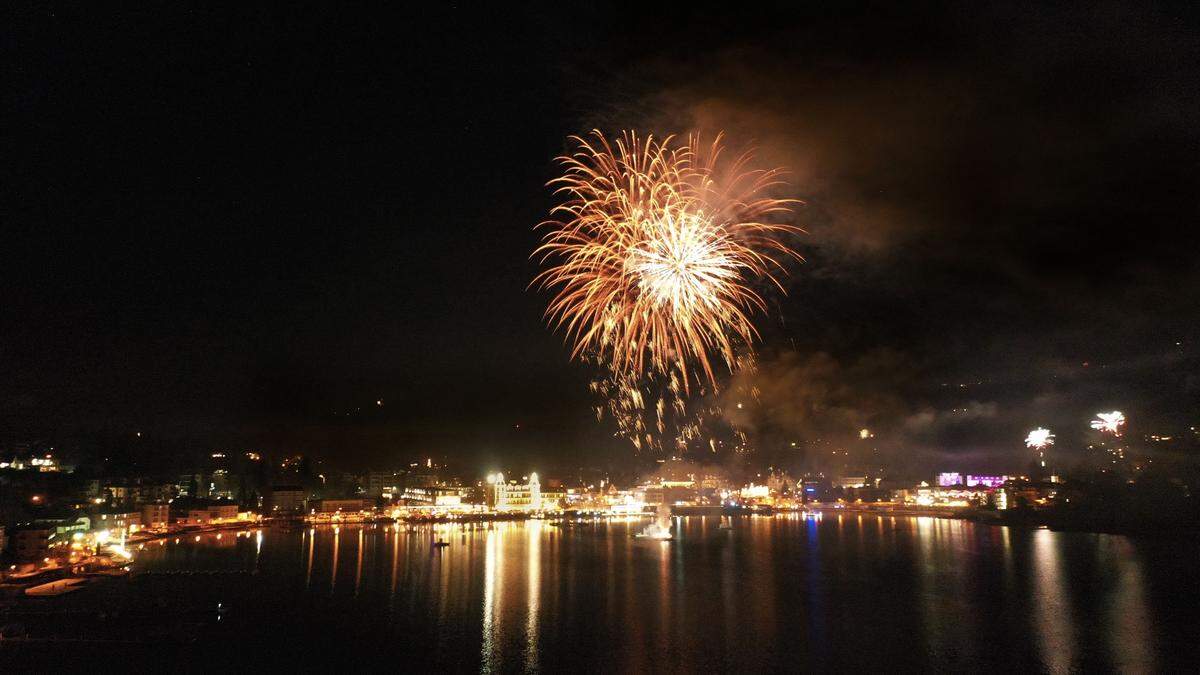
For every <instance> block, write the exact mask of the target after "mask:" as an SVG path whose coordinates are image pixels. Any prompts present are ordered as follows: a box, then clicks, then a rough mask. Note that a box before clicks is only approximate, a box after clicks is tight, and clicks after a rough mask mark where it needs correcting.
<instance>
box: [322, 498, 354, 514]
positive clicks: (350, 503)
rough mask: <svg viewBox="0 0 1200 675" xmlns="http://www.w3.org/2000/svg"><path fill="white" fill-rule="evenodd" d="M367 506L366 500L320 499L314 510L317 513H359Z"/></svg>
mask: <svg viewBox="0 0 1200 675" xmlns="http://www.w3.org/2000/svg"><path fill="white" fill-rule="evenodd" d="M366 506H367V505H366V500H364V499H319V500H317V501H315V502H313V507H312V508H313V510H314V511H315V512H317V513H338V512H342V513H351V512H353V513H357V512H359V511H362V510H363V509H364V508H366Z"/></svg>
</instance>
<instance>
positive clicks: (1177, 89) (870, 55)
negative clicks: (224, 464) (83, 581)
mask: <svg viewBox="0 0 1200 675" xmlns="http://www.w3.org/2000/svg"><path fill="white" fill-rule="evenodd" d="M792 4H793V3H781V4H780V5H778V6H775V5H770V6H763V7H757V6H756V7H753V8H747V9H746V10H745V11H740V12H736V13H730V11H729V10H728V9H727V8H726V9H723V10H720V11H718V10H709V9H705V8H703V7H699V8H695V7H693V8H689V9H674V8H672V9H669V10H668V9H662V10H658V11H655V10H646V9H644V8H638V9H633V8H631V7H626V6H622V5H609V4H597V5H592V6H590V7H589V8H587V9H582V10H566V9H553V10H544V11H525V12H524V13H522V10H520V9H519V8H518V6H517V5H506V6H503V7H497V8H495V9H490V10H486V9H485V10H480V9H473V8H465V7H458V6H452V5H440V4H437V3H434V4H432V5H430V6H428V7H422V8H415V7H413V8H408V7H403V8H402V7H400V5H394V6H393V8H392V9H391V10H389V11H388V12H387V13H385V14H378V15H376V14H363V13H357V12H354V11H353V10H350V9H346V8H342V7H340V6H338V7H334V8H332V9H330V10H329V11H328V12H326V13H322V14H307V13H302V12H298V11H294V10H280V11H270V10H258V9H245V10H239V11H233V12H215V11H212V10H209V9H207V8H205V7H204V6H203V5H201V4H196V5H195V6H194V7H192V8H190V9H189V8H184V7H183V6H182V4H174V5H173V6H172V8H165V9H164V8H159V9H154V10H142V11H136V12H125V11H121V12H101V11H95V12H87V13H83V14H81V13H79V12H80V10H79V9H78V8H77V7H74V6H73V5H63V6H60V7H54V6H52V5H50V4H47V3H30V4H28V5H24V6H20V7H10V9H9V10H7V12H6V14H7V18H6V19H5V20H4V22H3V24H4V27H3V29H0V30H2V31H3V35H4V39H3V48H4V63H5V71H6V75H7V77H6V78H5V79H6V82H7V86H6V87H5V93H4V110H5V115H4V118H5V120H6V122H5V124H4V135H3V137H4V139H5V143H4V144H5V147H6V149H7V152H5V153H4V157H5V159H6V160H7V161H5V162H4V169H3V171H4V174H3V177H2V184H0V195H2V199H3V201H2V212H0V217H2V220H3V223H4V228H3V230H4V233H5V234H4V239H3V242H2V244H0V261H2V264H3V267H2V268H0V273H2V274H3V282H2V283H0V288H2V291H0V292H2V298H3V302H2V305H0V307H2V319H0V389H2V394H0V405H2V411H0V425H2V426H3V429H2V430H0V431H2V432H3V434H4V440H5V441H11V440H15V439H81V438H87V437H89V436H90V435H94V434H97V433H101V432H103V433H108V434H129V433H134V432H135V431H142V432H143V433H144V434H145V435H146V437H148V438H157V439H161V442H162V444H163V445H162V446H160V447H168V448H173V447H181V448H182V447H188V448H207V447H217V446H236V447H259V448H264V449H267V450H271V451H278V452H282V451H285V450H296V451H304V452H312V453H315V454H318V455H320V456H324V457H328V458H337V459H338V460H341V461H343V462H345V463H346V464H347V465H348V466H366V465H372V464H382V463H391V462H393V461H395V460H397V459H400V460H406V459H407V458H408V457H410V456H414V455H424V454H434V455H445V456H451V457H459V458H464V459H465V458H471V459H472V461H476V458H480V459H479V461H506V462H510V463H519V462H520V461H526V460H527V461H532V462H554V461H561V462H562V463H563V464H572V463H586V462H587V461H590V460H591V458H594V457H601V456H612V455H613V453H618V452H621V451H623V447H624V446H623V444H621V443H620V442H619V441H616V440H613V439H611V438H609V437H608V434H607V430H606V429H605V428H603V427H601V426H599V425H597V424H596V422H595V420H594V418H593V417H592V415H591V410H590V407H589V399H588V396H587V392H586V390H585V384H586V382H587V374H586V372H585V371H584V369H582V368H580V367H578V366H575V365H572V364H570V363H569V362H568V359H567V356H568V352H567V350H566V349H565V348H564V347H563V345H562V340H561V338H560V337H558V336H555V335H553V334H552V333H551V332H550V331H548V330H547V329H546V328H545V326H544V324H543V322H542V320H541V308H542V306H543V304H544V302H545V300H546V298H545V296H542V295H539V294H537V293H533V292H529V291H527V290H526V286H527V284H528V282H529V280H530V279H531V278H532V276H533V275H534V274H535V273H536V266H535V265H534V264H533V263H532V262H530V261H529V260H528V255H529V253H530V251H531V250H532V249H533V248H534V246H535V245H536V243H537V234H536V233H535V232H534V231H533V229H532V228H533V225H535V224H536V223H537V222H539V221H540V220H541V219H543V217H544V216H545V213H546V211H547V210H548V209H549V208H550V206H551V205H552V201H551V195H550V193H549V191H548V190H547V189H546V188H545V187H544V183H545V182H546V181H547V180H548V179H550V178H552V177H553V176H554V175H555V170H556V169H555V165H554V163H553V158H554V156H555V155H557V154H559V153H560V152H562V151H563V150H564V149H565V148H566V147H567V145H566V141H565V137H566V136H567V135H568V134H571V133H580V132H584V131H587V130H588V129H589V128H591V127H593V126H596V127H600V128H602V129H604V130H606V131H610V132H612V131H618V130H620V129H622V128H628V127H637V128H640V129H643V130H647V131H655V132H659V133H668V132H674V131H688V130H691V129H696V128H699V129H704V130H708V131H715V130H718V129H724V130H725V131H727V132H728V134H729V137H730V139H731V142H733V143H735V144H747V143H751V142H753V143H754V144H755V145H756V146H757V147H758V148H759V156H760V157H761V158H762V160H763V161H764V162H768V163H772V164H781V165H784V166H787V167H788V168H789V169H790V170H791V171H792V174H791V181H792V189H793V192H794V194H795V196H798V197H800V198H802V199H804V200H805V201H806V204H805V206H803V207H802V208H800V209H798V210H797V213H796V216H795V221H796V223H797V224H799V225H801V226H803V227H805V228H806V229H807V230H808V232H809V234H808V235H807V236H806V237H805V238H804V239H802V240H801V242H800V245H801V248H802V250H803V253H804V254H805V255H806V257H807V258H808V261H807V263H806V264H804V265H802V266H800V267H798V268H796V269H794V270H793V277H792V279H791V281H790V282H789V284H788V294H787V296H782V295H780V294H774V295H771V296H770V301H771V303H772V305H773V310H772V312H773V314H774V316H773V317H771V318H763V319H762V320H761V321H760V324H762V327H763V330H764V335H765V339H764V343H763V344H762V345H761V347H760V351H761V353H762V369H761V371H760V373H759V375H758V376H757V377H758V378H760V379H761V382H760V384H762V385H763V386H764V387H765V388H766V389H767V390H769V391H772V392H775V393H774V395H773V396H772V398H771V400H770V401H769V402H765V403H764V410H763V411H762V414H763V416H765V417H768V418H770V419H771V424H772V425H773V427H774V428H781V427H782V428H784V429H786V430H787V433H788V434H794V435H797V436H809V437H815V436H837V435H839V434H845V433H849V432H850V431H852V430H856V429H857V427H858V425H860V424H861V425H867V424H869V425H871V426H873V427H877V428H879V429H880V430H881V435H880V442H881V443H886V444H888V447H889V448H891V449H895V450H897V451H900V452H905V451H909V450H912V451H914V452H915V451H917V450H921V451H924V452H933V453H940V454H944V455H946V456H950V457H958V458H970V459H971V460H972V461H975V460H976V459H978V461H979V462H981V463H987V462H991V463H992V464H995V463H997V462H999V463H1001V464H1002V463H1003V462H1004V461H1006V460H1007V459H1008V458H1010V456H1015V455H1017V454H1019V451H1020V438H1021V437H1022V436H1023V432H1024V430H1025V429H1027V428H1029V427H1032V426H1036V425H1039V424H1040V425H1046V426H1051V427H1052V428H1054V429H1055V430H1056V431H1057V432H1058V433H1059V435H1060V442H1062V443H1065V444H1071V443H1074V444H1079V443H1083V442H1085V441H1086V435H1085V434H1084V433H1083V431H1082V430H1081V429H1082V428H1083V427H1084V426H1085V423H1086V419H1087V417H1088V416H1090V415H1091V414H1092V413H1093V412H1095V411H1096V410H1100V409H1107V408H1111V407H1120V408H1122V409H1124V410H1126V412H1127V414H1129V415H1130V419H1131V429H1132V428H1133V425H1134V423H1135V421H1136V422H1137V424H1138V428H1140V429H1143V430H1150V429H1151V428H1154V429H1157V428H1160V427H1161V428H1168V427H1171V428H1174V427H1179V426H1181V425H1186V424H1188V423H1189V422H1190V423H1192V424H1196V423H1197V421H1200V411H1198V402H1200V380H1198V379H1197V365H1200V349H1198V348H1197V344H1198V342H1197V341H1198V340H1200V321H1198V320H1197V317H1198V310H1200V270H1198V267H1197V264H1196V250H1197V244H1198V243H1200V235H1198V234H1197V227H1196V226H1197V216H1198V215H1200V213H1198V211H1200V209H1198V197H1197V195H1200V190H1198V188H1200V185H1198V180H1197V176H1198V175H1200V174H1198V172H1197V169H1198V168H1200V167H1198V160H1200V132H1198V129H1200V125H1198V124H1197V120H1198V119H1200V73H1198V71H1197V65H1196V64H1197V63H1200V23H1198V21H1197V16H1196V11H1195V9H1194V8H1190V7H1188V6H1187V5H1182V4H1181V5H1178V6H1169V5H1147V4H1145V3H1137V4H1128V5H1123V4H1112V3H1099V4H1089V5H1080V6H1078V7H1076V8H1074V9H1047V8H1043V7H1039V6H1037V5H1027V6H1022V5H1017V4H1011V3H1005V4H1002V5H995V6H991V5H985V4H982V3H947V4H946V5H944V6H938V5H927V6H910V5H904V6H899V5H894V4H892V3H866V4H847V5H838V6H836V7H835V6H832V5H828V4H826V3H814V4H813V5H812V6H811V7H807V8H805V7H801V8H790V7H791V5H792ZM1085 364H1086V365H1085ZM963 385H966V386H963ZM376 400H382V401H383V406H382V407H379V406H376V405H375V402H376ZM360 409H361V410H360ZM517 425H519V428H518V427H517ZM1076 428H1079V429H1076Z"/></svg>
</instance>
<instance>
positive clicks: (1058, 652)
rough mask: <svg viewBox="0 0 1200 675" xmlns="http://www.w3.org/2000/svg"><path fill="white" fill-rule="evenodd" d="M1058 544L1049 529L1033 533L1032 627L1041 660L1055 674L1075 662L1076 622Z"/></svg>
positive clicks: (1062, 671)
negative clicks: (1035, 633)
mask: <svg viewBox="0 0 1200 675" xmlns="http://www.w3.org/2000/svg"><path fill="white" fill-rule="evenodd" d="M1060 545H1061V541H1060V540H1059V539H1058V538H1057V537H1056V536H1055V534H1054V533H1053V532H1050V531H1049V530H1038V531H1037V532H1035V533H1034V535H1033V566H1034V570H1033V572H1034V573H1033V579H1034V614H1035V629H1036V631H1037V640H1038V648H1039V650H1040V652H1041V655H1042V663H1043V664H1045V666H1046V668H1047V669H1048V670H1049V671H1050V672H1054V673H1065V672H1068V671H1069V670H1070V669H1071V664H1072V663H1073V662H1074V661H1075V629H1074V626H1075V622H1074V621H1073V620H1072V617H1071V606H1070V604H1069V603H1068V600H1067V593H1066V588H1065V585H1064V579H1063V577H1064V575H1063V569H1062V560H1061V558H1060V555H1059V546H1060Z"/></svg>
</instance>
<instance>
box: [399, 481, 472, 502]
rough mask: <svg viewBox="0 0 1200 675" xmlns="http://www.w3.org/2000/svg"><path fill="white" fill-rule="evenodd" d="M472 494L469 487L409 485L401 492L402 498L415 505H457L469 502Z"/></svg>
mask: <svg viewBox="0 0 1200 675" xmlns="http://www.w3.org/2000/svg"><path fill="white" fill-rule="evenodd" d="M470 495H471V488H469V487H461V486H456V487H446V486H428V487H424V486H422V487H418V486H409V487H406V488H404V490H403V491H402V492H401V493H400V499H401V500H403V501H404V503H405V504H407V505H409V506H415V507H437V506H441V507H456V506H462V505H463V504H464V503H468V500H469V499H470Z"/></svg>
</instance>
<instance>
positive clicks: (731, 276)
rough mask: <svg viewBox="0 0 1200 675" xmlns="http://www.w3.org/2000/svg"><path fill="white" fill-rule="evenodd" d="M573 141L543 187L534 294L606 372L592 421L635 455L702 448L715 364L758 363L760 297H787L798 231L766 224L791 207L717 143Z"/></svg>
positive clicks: (767, 178)
mask: <svg viewBox="0 0 1200 675" xmlns="http://www.w3.org/2000/svg"><path fill="white" fill-rule="evenodd" d="M572 140H573V141H574V142H575V143H576V146H577V147H576V149H575V151H574V152H573V153H572V154H570V155H569V156H565V157H560V158H559V162H560V163H561V164H562V165H563V167H564V172H563V175H562V176H561V177H559V178H557V179H555V180H553V181H551V185H553V186H555V187H556V190H555V194H556V195H560V196H561V197H562V198H563V203H562V204H560V205H559V206H557V207H555V208H554V209H553V210H552V212H551V216H552V217H556V218H558V220H551V221H547V222H545V223H542V224H541V225H540V226H539V227H542V228H546V229H547V233H546V234H545V236H544V238H543V242H542V245H541V246H540V247H538V249H537V250H536V251H535V252H534V256H535V257H538V258H540V261H541V263H542V264H543V265H546V267H545V269H544V270H543V271H542V272H541V273H540V274H539V275H538V276H537V277H536V278H535V279H534V282H533V285H536V286H538V287H539V288H543V289H551V290H553V291H554V293H555V295H554V297H553V298H552V300H551V301H550V303H549V306H548V308H547V310H546V317H547V320H548V322H549V323H550V324H551V325H552V326H554V327H556V328H558V329H560V330H562V331H563V332H565V333H566V335H567V339H568V341H569V342H570V343H571V344H572V357H573V358H582V359H584V360H586V361H588V362H591V363H593V364H595V365H598V366H600V367H601V369H602V370H603V371H604V372H605V373H606V375H604V376H603V377H601V378H600V379H598V380H597V381H595V382H593V383H592V390H593V392H594V393H596V394H597V395H598V396H599V397H600V398H601V399H602V400H603V401H604V404H603V405H600V406H598V407H597V409H596V413H597V417H600V418H602V417H603V416H604V413H605V411H606V410H607V412H608V413H609V415H610V416H611V417H612V418H613V419H614V420H615V421H616V424H617V427H618V433H620V434H621V435H623V436H625V437H627V438H629V439H630V440H631V441H632V442H633V444H634V445H635V446H636V447H637V448H638V449H639V450H641V449H652V450H657V451H662V450H664V449H667V447H666V446H668V445H670V444H671V441H673V442H674V448H671V449H680V448H686V446H687V445H688V444H689V443H691V442H692V441H700V442H704V441H705V439H704V438H703V436H704V435H705V433H706V431H705V429H704V426H705V421H706V418H715V417H716V416H718V415H719V414H720V411H719V409H715V408H714V404H712V403H711V401H709V402H706V401H705V400H704V399H705V398H706V397H707V398H709V399H712V398H715V397H713V396H711V395H712V394H715V393H716V391H717V390H718V389H719V384H718V376H717V372H716V370H715V368H714V364H715V363H723V364H724V365H725V366H726V368H727V369H728V371H730V372H732V371H733V370H735V369H737V368H738V367H739V365H742V366H744V365H745V364H746V363H751V364H752V363H753V359H752V353H751V351H750V346H751V343H752V341H753V340H754V338H756V337H757V333H756V331H755V329H754V326H753V324H752V323H751V317H752V316H753V315H754V314H756V313H765V311H766V303H765V302H764V301H763V299H762V297H761V296H760V295H759V294H758V293H757V292H756V291H755V290H754V288H755V286H756V285H758V284H759V283H760V282H762V281H764V280H766V281H768V282H771V283H774V284H775V286H776V287H779V288H780V289H781V290H782V287H780V286H779V283H778V281H777V279H776V276H775V275H777V274H780V273H782V272H783V271H784V266H783V263H784V262H785V261H786V260H787V259H789V258H793V259H797V260H798V259H799V258H800V256H799V255H798V254H797V253H796V252H795V251H794V250H792V249H791V248H789V247H788V245H787V244H786V243H785V242H784V241H783V239H784V238H785V237H786V236H788V235H791V234H794V233H798V232H800V230H799V228H796V227H794V226H791V225H784V224H777V223H770V222H767V219H768V218H771V217H774V216H778V215H780V214H783V213H786V212H788V211H789V210H790V209H789V206H790V205H791V204H792V203H794V202H793V200H783V199H775V198H772V197H769V196H767V195H766V194H765V193H766V192H767V191H768V190H770V189H771V188H773V187H775V186H777V185H779V184H780V181H779V177H780V175H781V172H780V171H779V170H751V169H748V165H749V163H750V161H751V159H752V158H751V155H750V154H744V155H742V156H740V157H738V158H736V159H734V160H732V161H729V162H725V161H723V158H722V153H723V150H722V144H721V136H718V137H717V138H716V139H715V140H714V141H713V142H712V143H711V144H702V143H701V141H700V139H699V138H698V137H696V136H691V137H689V138H688V139H687V140H686V141H685V142H678V143H677V142H675V139H674V137H667V138H664V139H662V140H656V139H655V138H654V137H652V136H649V137H646V138H644V139H643V138H639V137H638V136H637V134H635V133H633V132H625V133H623V134H622V135H621V136H620V137H619V138H616V139H615V140H614V141H612V142H610V141H609V139H607V138H605V137H604V135H603V134H601V133H600V132H598V131H594V132H592V135H591V136H590V137H588V138H586V139H585V138H579V137H573V139H572ZM739 354H740V355H739ZM751 367H752V366H751ZM694 393H695V394H697V395H698V398H699V399H700V400H698V401H692V400H689V399H691V397H692V395H693V394H694ZM742 445H744V443H743V444H742ZM707 447H709V448H713V449H715V447H716V442H715V441H714V439H713V438H711V437H709V438H708V439H707Z"/></svg>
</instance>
